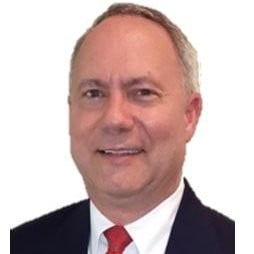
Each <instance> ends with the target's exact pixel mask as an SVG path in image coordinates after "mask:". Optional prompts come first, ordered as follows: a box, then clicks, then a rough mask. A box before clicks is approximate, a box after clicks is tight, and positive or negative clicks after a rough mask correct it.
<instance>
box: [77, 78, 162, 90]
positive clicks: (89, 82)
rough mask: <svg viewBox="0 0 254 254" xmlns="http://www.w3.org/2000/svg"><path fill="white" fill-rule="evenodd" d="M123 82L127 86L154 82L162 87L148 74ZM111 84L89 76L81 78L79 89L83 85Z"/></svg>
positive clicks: (98, 85)
mask: <svg viewBox="0 0 254 254" xmlns="http://www.w3.org/2000/svg"><path fill="white" fill-rule="evenodd" d="M121 83H122V84H123V86H127V87H132V86H135V85H139V84H142V83H149V84H153V85H155V86H158V87H160V84H159V82H157V81H156V80H154V79H153V78H152V77H148V76H140V77H133V78H128V79H126V80H124V81H122V82H121ZM109 84H110V83H109V82H106V81H103V80H101V79H97V78H88V79H83V80H81V82H80V83H79V84H78V89H81V88H82V87H83V86H97V87H106V86H109Z"/></svg>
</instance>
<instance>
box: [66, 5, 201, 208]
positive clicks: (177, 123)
mask: <svg viewBox="0 0 254 254" xmlns="http://www.w3.org/2000/svg"><path fill="white" fill-rule="evenodd" d="M132 8H134V10H135V8H137V7H135V6H133V5H122V4H121V5H116V6H113V7H111V9H109V10H108V12H106V14H104V15H102V16H101V17H100V18H99V19H98V21H97V22H96V24H95V25H94V26H93V28H92V29H90V30H89V32H88V33H86V35H85V36H83V37H82V39H81V40H80V41H79V42H78V44H77V46H76V48H75V51H74V54H73V59H72V67H71V69H72V70H71V81H70V83H71V84H70V85H71V87H70V97H69V102H70V135H71V150H72V155H73V158H74V161H75V162H76V164H77V167H78V168H79V170H80V172H81V174H82V176H83V178H84V181H85V183H86V187H87V191H88V194H89V196H90V197H91V198H92V200H93V201H94V202H95V204H96V205H97V206H103V205H104V206H105V203H106V202H108V203H109V202H111V203H112V204H113V203H114V202H120V203H121V202H126V201H128V200H129V201H132V202H133V201H134V200H135V201H136V202H141V201H142V202H143V203H144V205H146V206H150V208H151V207H152V206H155V205H156V204H157V203H159V202H160V201H161V200H163V199H164V198H166V197H167V196H169V195H170V194H171V193H172V191H174V190H175V188H176V186H177V184H178V183H179V179H180V177H181V170H182V164H183V161H184V156H185V146H186V143H187V142H188V141H189V140H190V139H191V137H192V135H193V133H194V130H195V127H196V124H197V121H198V117H199V114H200V110H201V98H200V95H199V93H198V92H197V90H198V84H197V83H193V82H194V81H195V80H196V81H195V82H197V78H196V76H195V75H196V74H195V75H194V76H195V78H190V76H191V73H192V74H193V73H195V71H192V70H191V69H192V68H193V66H187V65H186V66H184V64H186V63H188V64H190V63H191V62H195V61H193V59H192V60H190V59H187V58H188V57H187V56H188V55H192V53H190V52H189V53H188V54H187V53H186V54H184V53H180V51H181V52H184V51H185V50H186V48H185V49H182V48H179V49H178V47H181V46H183V45H185V44H184V43H185V42H184V40H186V38H185V37H184V36H183V35H181V36H182V38H181V36H180V35H175V37H176V38H174V40H173V38H172V36H171V35H170V34H169V32H168V31H167V30H166V29H165V27H164V26H162V25H160V24H158V22H155V21H153V20H151V18H147V17H146V15H145V14H144V13H143V14H142V15H140V14H139V12H136V14H135V13H130V11H131V9H132ZM138 8H141V7H138ZM114 10H115V11H114ZM126 10H129V12H127V13H126ZM143 11H144V12H145V13H146V12H147V15H150V16H153V15H154V17H155V18H157V16H158V15H159V14H158V13H157V12H154V11H153V10H149V9H146V8H143ZM112 13H115V14H112ZM156 15H157V16H156ZM158 18H159V17H158ZM163 19H165V17H163ZM172 27H173V28H174V31H175V32H176V31H177V32H180V30H178V29H177V28H176V27H175V26H174V25H172ZM176 39H179V40H180V41H181V43H179V45H178V46H177V45H176V44H175V40H176ZM188 45H189V44H188ZM188 47H189V46H188ZM180 54H182V56H184V57H185V58H186V59H185V60H183V59H182V58H181V57H180ZM194 65H195V66H194V67H195V68H196V64H195V63H194ZM127 203H128V202H127Z"/></svg>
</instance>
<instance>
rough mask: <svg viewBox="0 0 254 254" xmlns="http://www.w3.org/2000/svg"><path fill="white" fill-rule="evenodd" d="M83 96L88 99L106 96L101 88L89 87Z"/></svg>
mask: <svg viewBox="0 0 254 254" xmlns="http://www.w3.org/2000/svg"><path fill="white" fill-rule="evenodd" d="M82 97H86V98H88V99H93V98H99V97H104V94H103V92H102V91H101V90H99V89H89V90H87V91H85V92H83V93H82Z"/></svg>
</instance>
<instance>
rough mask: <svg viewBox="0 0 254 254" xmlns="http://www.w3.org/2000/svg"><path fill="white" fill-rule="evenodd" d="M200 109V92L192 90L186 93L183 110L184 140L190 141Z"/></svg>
mask: <svg viewBox="0 0 254 254" xmlns="http://www.w3.org/2000/svg"><path fill="white" fill-rule="evenodd" d="M201 110H202V98H201V95H200V93H197V92H193V93H192V94H190V95H188V99H187V104H186V111H185V122H186V124H185V140H186V142H188V141H190V140H191V138H192V136H193V134H194V132H195V129H196V126H197V123H198V120H199V117H200V114H201Z"/></svg>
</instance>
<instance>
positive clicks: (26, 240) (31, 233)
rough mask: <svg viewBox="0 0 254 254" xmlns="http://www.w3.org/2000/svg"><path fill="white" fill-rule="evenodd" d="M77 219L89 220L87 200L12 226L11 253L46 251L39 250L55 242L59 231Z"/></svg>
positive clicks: (76, 222)
mask: <svg viewBox="0 0 254 254" xmlns="http://www.w3.org/2000/svg"><path fill="white" fill-rule="evenodd" d="M83 217H86V218H83ZM78 220H89V202H88V200H85V201H80V202H78V203H75V204H72V205H69V206H66V207H63V208H61V209H58V210H56V211H54V212H51V213H48V214H46V215H43V216H41V217H40V218H37V219H34V220H32V221H29V222H26V223H24V224H22V225H20V226H18V227H16V228H13V229H12V230H11V238H10V241H11V253H25V252H15V251H14V250H19V251H20V250H23V249H25V250H26V251H27V253H33V252H32V251H35V249H36V251H37V253H47V251H45V252H40V249H41V248H42V246H43V248H47V246H48V245H51V244H52V243H55V242H57V241H58V239H57V238H59V234H61V231H63V230H65V229H66V228H69V227H70V225H71V224H73V225H75V224H78ZM82 223H83V221H82ZM70 230H71V229H70ZM30 250H32V251H31V252H29V251H30Z"/></svg>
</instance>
